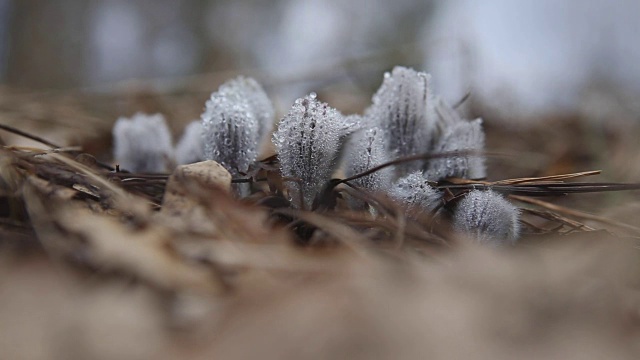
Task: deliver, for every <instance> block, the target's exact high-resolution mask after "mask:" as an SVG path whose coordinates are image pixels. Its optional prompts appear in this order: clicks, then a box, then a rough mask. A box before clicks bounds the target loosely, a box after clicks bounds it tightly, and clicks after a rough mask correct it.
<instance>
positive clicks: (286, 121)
mask: <svg viewBox="0 0 640 360" xmlns="http://www.w3.org/2000/svg"><path fill="white" fill-rule="evenodd" d="M354 126H355V125H354V124H353V123H351V122H347V121H345V120H344V118H343V116H342V115H341V114H340V113H339V112H338V111H337V110H336V109H333V108H331V107H329V105H327V104H326V103H323V102H320V101H318V100H317V99H316V95H315V94H314V93H312V94H310V95H308V96H306V97H304V98H301V99H298V100H296V101H295V103H294V104H293V106H292V108H291V109H290V110H289V113H288V114H287V115H285V117H284V118H282V120H280V123H279V124H278V129H277V130H276V132H275V133H274V135H273V144H274V145H275V147H276V150H277V152H278V158H279V160H280V169H281V173H282V176H285V177H290V178H294V179H298V180H299V182H297V181H290V182H288V183H287V184H288V189H289V196H290V198H291V200H292V202H293V204H294V206H299V205H302V208H304V209H310V208H311V206H312V204H313V199H314V197H315V195H316V194H317V193H318V192H319V191H320V190H321V188H322V187H323V185H324V184H325V183H326V182H327V181H328V180H330V179H331V176H332V175H333V172H334V171H335V169H336V166H337V165H338V157H339V152H340V151H339V150H340V148H341V146H342V141H343V140H344V139H345V137H346V136H347V135H348V134H349V133H350V132H351V131H352V130H353V127H354ZM300 193H302V194H303V196H302V198H300Z"/></svg>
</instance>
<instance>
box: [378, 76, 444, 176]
mask: <svg viewBox="0 0 640 360" xmlns="http://www.w3.org/2000/svg"><path fill="white" fill-rule="evenodd" d="M429 81H430V76H429V75H428V74H426V73H423V72H416V71H415V70H413V69H408V68H405V67H400V66H398V67H395V68H394V69H393V71H392V72H391V73H385V75H384V81H383V83H382V85H381V86H380V89H378V91H377V92H376V94H375V95H374V96H373V104H372V105H371V107H370V108H369V109H367V114H366V115H367V116H368V117H370V118H371V119H372V120H373V121H374V122H375V124H376V125H377V126H379V127H380V128H381V129H382V130H384V131H385V133H386V135H387V148H388V150H389V156H390V157H393V158H399V157H405V156H410V155H416V154H421V153H424V152H426V151H427V150H428V149H429V147H430V146H431V143H432V137H433V132H434V131H435V126H436V117H435V112H434V101H433V96H432V94H431V89H430V87H429ZM420 168H422V164H421V163H420V162H417V161H414V162H407V163H404V164H400V165H397V166H396V174H397V176H404V175H406V174H408V173H410V172H412V171H414V170H417V169H420Z"/></svg>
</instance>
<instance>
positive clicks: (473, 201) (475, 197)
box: [453, 190, 520, 246]
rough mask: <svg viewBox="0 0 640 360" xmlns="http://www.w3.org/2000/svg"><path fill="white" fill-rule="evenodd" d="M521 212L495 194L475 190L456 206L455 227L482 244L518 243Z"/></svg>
mask: <svg viewBox="0 0 640 360" xmlns="http://www.w3.org/2000/svg"><path fill="white" fill-rule="evenodd" d="M519 217H520V213H519V211H518V209H517V208H516V207H515V206H513V205H512V204H511V203H510V202H509V201H507V200H506V199H505V198H504V197H502V195H500V194H498V193H496V192H494V191H481V190H473V191H471V192H469V193H468V194H467V195H466V196H465V197H464V199H462V200H460V202H459V203H458V205H457V206H456V209H455V212H454V216H453V226H454V228H455V229H457V230H458V231H461V232H464V233H466V234H469V235H471V236H472V237H473V238H475V239H476V240H477V241H478V242H479V243H481V244H488V245H494V246H499V245H503V244H505V243H514V242H515V241H516V240H517V239H518V236H519V234H520V222H519Z"/></svg>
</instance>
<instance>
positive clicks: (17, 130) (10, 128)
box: [0, 124, 61, 148]
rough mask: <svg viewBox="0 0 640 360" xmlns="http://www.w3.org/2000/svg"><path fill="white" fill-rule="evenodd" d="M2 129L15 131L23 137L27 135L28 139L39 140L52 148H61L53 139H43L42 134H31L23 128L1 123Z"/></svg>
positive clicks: (0, 127)
mask: <svg viewBox="0 0 640 360" xmlns="http://www.w3.org/2000/svg"><path fill="white" fill-rule="evenodd" d="M0 129H2V130H5V131H8V132H10V133H14V134H16V135H20V136H22V137H26V138H27V139H31V140H34V141H37V142H39V143H41V144H44V145H47V146H49V147H52V148H60V147H61V146H59V145H56V144H54V143H52V142H51V141H49V140H47V139H43V138H41V137H40V136H36V135H32V134H29V133H27V132H24V131H22V130H19V129H16V128H14V127H13V126H9V125H4V124H0Z"/></svg>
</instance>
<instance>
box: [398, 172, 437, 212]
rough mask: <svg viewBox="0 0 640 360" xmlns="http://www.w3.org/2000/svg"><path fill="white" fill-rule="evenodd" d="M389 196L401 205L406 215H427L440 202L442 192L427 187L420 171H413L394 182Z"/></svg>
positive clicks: (427, 184) (429, 186)
mask: <svg viewBox="0 0 640 360" xmlns="http://www.w3.org/2000/svg"><path fill="white" fill-rule="evenodd" d="M389 196H390V197H391V198H393V199H395V200H396V201H398V202H399V203H401V204H403V205H404V206H405V208H406V210H407V213H408V214H411V213H414V214H415V213H427V212H430V211H433V210H435V209H436V208H437V207H438V205H439V204H440V203H441V202H442V192H441V191H440V190H438V189H436V188H434V187H433V186H431V185H429V183H428V181H427V179H426V178H425V177H424V176H423V175H422V171H415V172H413V173H411V174H409V175H406V176H404V177H401V178H400V179H398V180H396V182H395V183H394V184H393V186H392V187H391V189H390V190H389Z"/></svg>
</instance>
